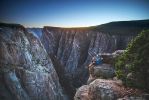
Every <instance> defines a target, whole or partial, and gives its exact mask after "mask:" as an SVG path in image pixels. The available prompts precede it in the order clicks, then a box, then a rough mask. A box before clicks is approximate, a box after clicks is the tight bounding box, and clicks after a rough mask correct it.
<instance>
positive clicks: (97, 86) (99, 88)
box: [74, 79, 142, 100]
mask: <svg viewBox="0 0 149 100" xmlns="http://www.w3.org/2000/svg"><path fill="white" fill-rule="evenodd" d="M84 93H85V95H83V94H84ZM141 94H142V92H141V91H140V90H137V89H132V88H126V87H125V86H123V85H122V84H120V83H119V82H117V81H113V80H105V79H96V80H94V81H93V82H92V83H90V84H89V85H84V86H82V87H80V88H79V89H78V90H77V92H76V95H75V97H74V99H75V100H84V98H87V99H86V100H117V99H118V98H123V97H126V96H132V95H135V96H136V95H141ZM82 95H83V96H82ZM133 100H135V99H133ZM136 100H138V99H136Z"/></svg>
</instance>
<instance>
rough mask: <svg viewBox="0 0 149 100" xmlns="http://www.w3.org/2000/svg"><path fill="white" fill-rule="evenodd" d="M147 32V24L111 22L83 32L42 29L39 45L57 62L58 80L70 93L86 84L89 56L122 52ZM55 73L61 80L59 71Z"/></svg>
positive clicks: (58, 28) (81, 30) (145, 22)
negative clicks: (140, 34)
mask: <svg viewBox="0 0 149 100" xmlns="http://www.w3.org/2000/svg"><path fill="white" fill-rule="evenodd" d="M147 28H149V21H148V20H143V21H122V22H112V23H107V24H103V25H99V26H93V27H86V28H60V27H48V26H45V27H44V28H43V30H42V32H43V33H42V36H41V41H42V43H43V45H44V46H45V49H46V50H47V52H48V54H49V55H50V56H51V58H55V59H57V61H58V62H59V66H57V65H56V66H55V67H56V69H59V68H60V67H62V69H63V73H64V74H65V75H64V77H65V78H64V77H63V78H64V79H63V78H62V80H67V81H69V80H70V84H71V86H70V87H71V88H70V89H69V90H71V89H72V88H74V89H75V88H76V87H79V86H81V84H83V83H86V81H87V79H88V76H89V74H88V70H87V68H86V66H88V65H89V64H90V62H91V58H92V57H93V56H95V55H96V54H97V53H111V52H114V51H115V50H121V49H125V48H126V46H127V44H128V43H129V42H130V41H131V40H132V38H134V37H135V36H136V35H137V34H138V33H139V32H140V31H142V30H143V29H147ZM57 73H58V75H59V77H61V74H59V73H61V72H60V70H59V71H57ZM60 80H61V78H60ZM64 83H65V82H64ZM64 83H63V82H62V84H64ZM70 84H69V85H70ZM67 86H68V85H67ZM67 86H66V87H67ZM64 87H65V85H64ZM74 89H73V90H72V91H75V90H74ZM69 93H70V91H69Z"/></svg>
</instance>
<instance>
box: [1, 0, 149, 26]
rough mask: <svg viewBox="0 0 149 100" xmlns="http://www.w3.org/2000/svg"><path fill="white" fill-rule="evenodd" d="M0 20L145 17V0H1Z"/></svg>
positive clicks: (96, 21)
mask: <svg viewBox="0 0 149 100" xmlns="http://www.w3.org/2000/svg"><path fill="white" fill-rule="evenodd" d="M0 5H1V7H0V8H1V9H0V12H1V16H0V21H1V22H7V23H18V24H22V25H24V26H25V27H40V28H42V27H43V26H53V27H68V28H69V27H88V26H96V25H100V24H104V23H109V22H113V21H130V20H144V19H149V14H148V11H149V6H148V5H149V1H148V0H125V1H124V0H110V1H109V0H49V1H48V0H21V1H20V0H1V3H0Z"/></svg>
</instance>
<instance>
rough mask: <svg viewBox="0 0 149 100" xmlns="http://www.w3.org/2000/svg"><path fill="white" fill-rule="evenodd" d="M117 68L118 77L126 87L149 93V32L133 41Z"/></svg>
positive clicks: (141, 34)
mask: <svg viewBox="0 0 149 100" xmlns="http://www.w3.org/2000/svg"><path fill="white" fill-rule="evenodd" d="M115 67H116V75H117V77H118V78H120V79H122V81H123V82H124V83H125V85H127V86H131V87H137V88H141V89H144V90H147V91H149V30H146V31H142V32H141V33H140V34H139V35H138V36H137V37H136V38H135V39H133V40H132V41H131V43H130V44H129V45H128V47H127V49H126V52H125V53H124V54H123V55H121V56H120V57H118V59H117V61H116V63H115Z"/></svg>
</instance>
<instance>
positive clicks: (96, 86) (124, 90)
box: [74, 50, 148, 100]
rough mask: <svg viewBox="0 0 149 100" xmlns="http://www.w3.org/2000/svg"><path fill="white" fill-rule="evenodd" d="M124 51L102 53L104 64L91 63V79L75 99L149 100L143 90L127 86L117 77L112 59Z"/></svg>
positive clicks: (79, 90)
mask: <svg viewBox="0 0 149 100" xmlns="http://www.w3.org/2000/svg"><path fill="white" fill-rule="evenodd" d="M123 52H124V51H121V50H120V51H116V52H114V53H111V54H110V53H109V54H107V53H106V54H105V53H104V54H100V56H102V57H103V58H104V61H103V62H104V64H102V65H98V66H95V65H92V64H90V65H89V73H90V76H89V79H88V82H87V84H88V85H83V86H81V87H80V88H79V89H77V92H76V94H75V96H74V100H148V99H147V97H148V96H146V95H144V93H143V91H141V90H139V89H134V88H129V87H125V86H124V85H123V83H122V81H121V80H118V79H117V78H116V77H115V70H114V67H113V65H112V63H111V62H112V61H114V60H115V58H116V57H117V56H118V55H120V54H122V53H123ZM105 62H106V63H105Z"/></svg>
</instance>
